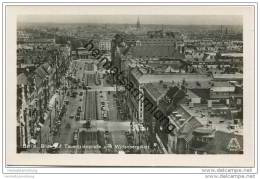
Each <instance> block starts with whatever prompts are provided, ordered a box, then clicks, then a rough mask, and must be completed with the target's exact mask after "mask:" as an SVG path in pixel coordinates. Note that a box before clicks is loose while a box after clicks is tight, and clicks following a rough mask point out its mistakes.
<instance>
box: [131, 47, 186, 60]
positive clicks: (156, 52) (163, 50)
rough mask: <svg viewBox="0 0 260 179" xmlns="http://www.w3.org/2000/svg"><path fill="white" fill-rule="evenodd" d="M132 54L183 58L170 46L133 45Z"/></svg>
mask: <svg viewBox="0 0 260 179" xmlns="http://www.w3.org/2000/svg"><path fill="white" fill-rule="evenodd" d="M132 54H133V56H136V57H170V58H177V59H183V58H184V55H183V54H180V53H179V52H178V51H176V50H175V49H174V48H173V47H172V46H159V45H155V46H135V47H133V48H132Z"/></svg>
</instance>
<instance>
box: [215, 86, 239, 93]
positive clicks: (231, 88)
mask: <svg viewBox="0 0 260 179" xmlns="http://www.w3.org/2000/svg"><path fill="white" fill-rule="evenodd" d="M210 90H211V91H213V92H234V91H235V87H234V86H223V87H212V88H211V89H210Z"/></svg>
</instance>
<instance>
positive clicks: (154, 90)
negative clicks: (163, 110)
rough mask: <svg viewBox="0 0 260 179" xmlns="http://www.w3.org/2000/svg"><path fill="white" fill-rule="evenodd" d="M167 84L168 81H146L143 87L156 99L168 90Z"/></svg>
mask: <svg viewBox="0 0 260 179" xmlns="http://www.w3.org/2000/svg"><path fill="white" fill-rule="evenodd" d="M165 85H166V86H165ZM168 85H169V83H148V84H145V86H144V88H145V89H146V91H147V92H148V93H149V94H150V95H151V97H152V98H154V100H156V101H157V100H158V99H159V98H160V97H162V95H164V94H165V93H166V92H167V91H168V90H169V88H168Z"/></svg>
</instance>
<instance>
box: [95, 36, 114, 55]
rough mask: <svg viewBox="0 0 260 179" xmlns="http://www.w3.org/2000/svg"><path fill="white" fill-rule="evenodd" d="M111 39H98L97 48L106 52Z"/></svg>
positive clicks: (109, 48) (109, 46)
mask: <svg viewBox="0 0 260 179" xmlns="http://www.w3.org/2000/svg"><path fill="white" fill-rule="evenodd" d="M111 40H112V39H108V38H105V39H101V40H100V41H99V45H98V48H99V50H102V51H107V52H108V51H110V50H111Z"/></svg>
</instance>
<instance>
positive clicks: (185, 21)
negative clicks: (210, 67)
mask: <svg viewBox="0 0 260 179" xmlns="http://www.w3.org/2000/svg"><path fill="white" fill-rule="evenodd" d="M137 18H138V16H136V15H30V16H29V15H26V16H19V17H18V22H38V23H45V22H49V23H117V24H135V23H136V21H137ZM139 19H140V22H141V24H172V25H242V24H243V19H242V16H234V15H232V16H224V15H216V16H214V15H210V16H208V15H207V16H206V15H205V16H203V15H196V16H191V15H186V16H185V15H181V16H179V15H141V16H139Z"/></svg>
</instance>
